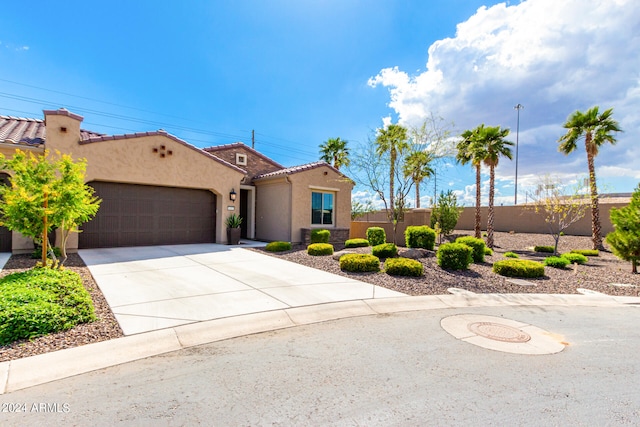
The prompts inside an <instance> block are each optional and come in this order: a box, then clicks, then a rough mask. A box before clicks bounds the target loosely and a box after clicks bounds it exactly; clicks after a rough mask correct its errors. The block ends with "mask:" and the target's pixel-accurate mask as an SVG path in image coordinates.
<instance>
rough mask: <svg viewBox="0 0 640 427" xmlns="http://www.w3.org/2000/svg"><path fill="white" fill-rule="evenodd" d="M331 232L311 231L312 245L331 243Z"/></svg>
mask: <svg viewBox="0 0 640 427" xmlns="http://www.w3.org/2000/svg"><path fill="white" fill-rule="evenodd" d="M329 237H331V232H330V231H329V230H322V229H315V230H311V243H312V244H313V243H329Z"/></svg>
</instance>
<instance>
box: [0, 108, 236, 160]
mask: <svg viewBox="0 0 640 427" xmlns="http://www.w3.org/2000/svg"><path fill="white" fill-rule="evenodd" d="M45 113H46V114H57V115H67V116H70V117H73V118H75V119H79V120H82V117H81V116H78V115H77V114H73V113H70V112H69V111H67V110H66V109H64V108H61V109H59V110H45ZM46 134H47V132H46V126H45V121H44V120H42V119H29V118H23V117H12V116H3V115H0V143H3V142H4V143H8V144H15V145H23V146H29V147H42V146H44V144H45V141H46V137H47V136H46ZM155 135H162V136H165V137H167V138H169V139H172V140H174V141H176V142H178V143H180V144H182V145H184V146H186V147H188V148H191V149H193V150H195V151H197V152H199V153H200V154H203V155H205V156H207V157H209V158H211V159H213V160H215V161H217V162H219V163H222V164H223V165H225V166H227V167H230V168H232V169H234V170H236V171H238V172H241V173H246V171H245V170H244V169H241V168H239V167H237V166H236V165H232V164H231V163H229V162H226V161H224V160H223V159H221V158H219V157H217V156H215V155H213V154H211V153H207V152H204V151H202V150H201V149H199V148H197V147H194V146H193V145H191V144H189V143H188V142H185V141H183V140H181V139H180V138H178V137H176V136H173V135H171V134H169V133H167V132H166V131H164V130H162V129H160V130H157V131H153V132H137V133H130V134H123V135H106V134H103V133H98V132H92V131H88V130H84V129H80V141H79V143H80V144H91V143H95V142H101V141H113V140H118V139H130V138H139V137H142V136H155Z"/></svg>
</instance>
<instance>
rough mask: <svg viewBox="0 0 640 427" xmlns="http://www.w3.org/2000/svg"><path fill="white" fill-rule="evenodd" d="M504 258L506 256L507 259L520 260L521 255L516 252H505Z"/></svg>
mask: <svg viewBox="0 0 640 427" xmlns="http://www.w3.org/2000/svg"><path fill="white" fill-rule="evenodd" d="M504 256H506V257H507V258H520V255H518V254H517V253H515V252H505V253H504Z"/></svg>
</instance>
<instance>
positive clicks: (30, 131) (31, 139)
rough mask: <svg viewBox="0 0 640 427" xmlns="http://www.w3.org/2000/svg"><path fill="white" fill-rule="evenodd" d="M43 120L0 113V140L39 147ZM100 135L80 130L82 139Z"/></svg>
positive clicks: (42, 142)
mask: <svg viewBox="0 0 640 427" xmlns="http://www.w3.org/2000/svg"><path fill="white" fill-rule="evenodd" d="M46 135H47V132H46V127H45V125H44V120H41V119H28V118H23V117H12V116H2V115H0V142H4V143H8V144H16V145H25V146H30V147H39V146H41V145H43V144H44V142H45V140H46ZM96 136H102V134H99V133H96V132H90V131H87V130H80V137H81V138H82V139H87V138H93V137H96Z"/></svg>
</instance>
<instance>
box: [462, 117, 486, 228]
mask: <svg viewBox="0 0 640 427" xmlns="http://www.w3.org/2000/svg"><path fill="white" fill-rule="evenodd" d="M483 129H484V124H482V125H480V126H478V127H476V128H475V129H472V130H466V131H464V132H463V133H462V134H461V135H460V136H461V137H462V140H461V141H460V142H458V144H457V145H456V149H457V150H458V153H457V154H456V160H457V161H458V163H460V164H462V165H466V164H467V163H471V165H472V166H473V167H474V168H475V170H476V212H475V226H474V229H475V237H476V238H477V239H479V238H480V221H481V219H480V167H481V165H482V159H483V158H484V153H483V152H482V147H481V146H479V145H478V144H477V139H478V135H479V133H480V132H482V130H483Z"/></svg>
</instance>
